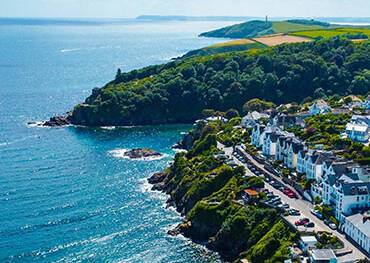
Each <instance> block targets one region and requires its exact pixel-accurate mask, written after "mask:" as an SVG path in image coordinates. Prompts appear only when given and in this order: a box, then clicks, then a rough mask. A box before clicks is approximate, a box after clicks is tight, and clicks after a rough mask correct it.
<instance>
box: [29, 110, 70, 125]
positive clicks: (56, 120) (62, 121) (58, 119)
mask: <svg viewBox="0 0 370 263" xmlns="http://www.w3.org/2000/svg"><path fill="white" fill-rule="evenodd" d="M71 124H73V123H72V119H71V115H70V113H67V115H65V116H54V117H51V118H50V119H49V120H47V121H43V122H35V121H30V122H28V123H27V125H35V126H38V127H64V126H67V125H71Z"/></svg>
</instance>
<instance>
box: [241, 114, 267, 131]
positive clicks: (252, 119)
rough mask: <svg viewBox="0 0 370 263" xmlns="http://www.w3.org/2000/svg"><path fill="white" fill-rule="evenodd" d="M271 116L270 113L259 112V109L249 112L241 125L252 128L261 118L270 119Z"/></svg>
mask: <svg viewBox="0 0 370 263" xmlns="http://www.w3.org/2000/svg"><path fill="white" fill-rule="evenodd" d="M269 117H270V116H269V115H268V114H265V113H259V112H258V111H253V112H248V114H247V115H246V116H244V117H243V118H242V122H241V125H242V127H245V128H251V127H254V125H255V124H256V123H257V122H258V121H259V120H260V119H268V118H269Z"/></svg>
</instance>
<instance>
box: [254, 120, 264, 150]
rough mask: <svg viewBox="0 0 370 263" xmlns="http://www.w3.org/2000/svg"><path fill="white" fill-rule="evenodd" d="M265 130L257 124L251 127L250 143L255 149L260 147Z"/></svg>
mask: <svg viewBox="0 0 370 263" xmlns="http://www.w3.org/2000/svg"><path fill="white" fill-rule="evenodd" d="M265 128H266V126H265V125H262V124H259V123H256V124H255V125H254V126H253V130H252V136H251V143H252V145H253V146H255V147H257V148H259V147H261V146H262V143H263V137H264V131H265Z"/></svg>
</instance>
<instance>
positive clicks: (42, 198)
mask: <svg viewBox="0 0 370 263" xmlns="http://www.w3.org/2000/svg"><path fill="white" fill-rule="evenodd" d="M229 24H233V22H232V21H138V20H135V19H127V20H93V19H89V20H83V19H81V20H63V19H52V20H50V19H0V262H127V263H129V262H218V261H219V260H220V259H219V258H218V256H217V255H216V254H215V253H212V252H210V251H208V250H207V249H205V248H204V247H202V246H200V245H196V244H193V243H192V242H190V241H189V240H187V239H185V238H184V237H181V236H180V237H171V236H169V235H168V234H167V231H168V230H169V229H171V228H173V227H174V226H175V225H176V224H178V223H179V222H181V220H182V218H181V217H180V215H179V214H178V213H177V212H176V211H174V210H173V209H167V208H166V204H165V201H166V196H165V195H164V194H161V193H158V192H153V191H151V190H150V186H149V185H148V183H147V180H146V179H147V178H148V177H149V176H150V175H151V174H152V173H154V172H157V171H161V170H163V169H164V168H165V167H166V166H167V165H168V163H169V162H170V161H171V160H172V159H173V157H174V155H175V152H174V151H173V150H171V146H172V145H173V144H174V143H175V142H177V141H178V140H179V139H180V138H181V136H182V135H181V133H182V132H184V131H186V130H188V129H189V126H186V125H172V126H155V127H101V128H83V127H64V128H40V127H35V126H33V125H28V124H27V123H28V122H32V121H42V120H46V119H48V118H49V117H50V116H53V115H57V114H63V113H65V112H66V111H68V110H70V109H72V108H73V106H74V105H76V104H77V103H79V102H82V101H83V100H84V99H85V98H86V97H87V96H88V95H89V94H90V93H91V89H92V88H94V87H100V86H102V85H104V84H105V83H107V82H108V81H110V80H112V79H113V77H114V75H115V73H116V71H117V68H121V69H122V70H123V71H129V70H132V69H136V68H141V67H144V66H148V65H152V64H160V63H165V62H168V61H170V60H171V58H174V57H178V56H180V55H183V54H184V53H186V52H188V51H190V50H193V49H197V48H201V47H204V46H208V45H211V44H214V43H217V42H220V41H223V40H222V39H218V40H216V39H207V38H199V37H198V34H199V33H201V32H204V31H208V30H211V29H216V28H219V27H221V26H225V25H229ZM137 147H149V148H152V149H154V150H156V151H158V152H160V153H163V154H164V155H163V158H161V159H155V160H131V159H126V158H123V157H124V156H123V155H122V153H123V152H124V151H125V150H127V149H132V148H137Z"/></svg>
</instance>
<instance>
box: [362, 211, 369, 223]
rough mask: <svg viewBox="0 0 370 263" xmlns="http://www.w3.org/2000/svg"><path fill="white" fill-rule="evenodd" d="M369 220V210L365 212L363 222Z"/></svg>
mask: <svg viewBox="0 0 370 263" xmlns="http://www.w3.org/2000/svg"><path fill="white" fill-rule="evenodd" d="M367 220H370V213H369V211H367V212H365V213H364V214H363V217H362V223H363V224H365V223H366V221H367Z"/></svg>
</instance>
